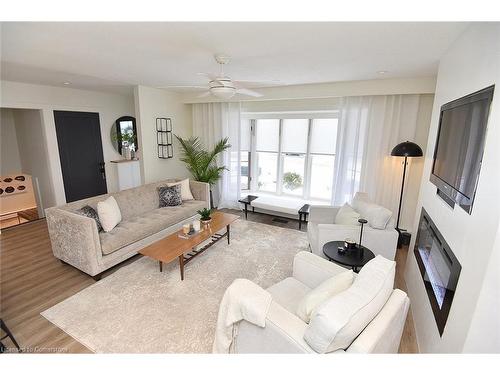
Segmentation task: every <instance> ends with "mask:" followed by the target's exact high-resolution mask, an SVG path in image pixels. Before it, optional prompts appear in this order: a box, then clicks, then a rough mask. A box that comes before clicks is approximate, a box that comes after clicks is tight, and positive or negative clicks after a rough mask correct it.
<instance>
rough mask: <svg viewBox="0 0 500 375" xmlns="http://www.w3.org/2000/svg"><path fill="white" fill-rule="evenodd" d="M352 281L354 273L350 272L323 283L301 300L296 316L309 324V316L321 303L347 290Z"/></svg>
mask: <svg viewBox="0 0 500 375" xmlns="http://www.w3.org/2000/svg"><path fill="white" fill-rule="evenodd" d="M353 281H354V272H352V271H346V272H342V273H339V274H338V275H335V276H333V277H331V278H329V279H327V280H325V281H323V282H322V283H321V284H319V285H318V286H317V287H316V288H314V289H313V290H311V291H310V292H308V293H307V294H306V295H305V296H304V297H303V298H302V300H301V301H300V303H299V306H298V307H297V316H298V317H299V318H300V319H302V320H303V321H304V322H306V323H309V321H310V320H311V315H312V314H313V312H314V311H315V310H316V309H317V308H318V307H319V306H321V304H323V302H325V301H326V300H328V299H330V298H331V297H333V296H335V295H336V294H339V293H340V292H343V291H344V290H346V289H347V288H349V287H350V286H351V285H352V282H353Z"/></svg>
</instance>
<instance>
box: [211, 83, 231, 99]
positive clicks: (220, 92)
mask: <svg viewBox="0 0 500 375" xmlns="http://www.w3.org/2000/svg"><path fill="white" fill-rule="evenodd" d="M210 92H211V93H212V95H214V96H216V97H218V98H221V99H225V100H227V99H231V98H232V97H233V96H234V94H236V89H235V88H234V87H227V86H223V87H211V88H210Z"/></svg>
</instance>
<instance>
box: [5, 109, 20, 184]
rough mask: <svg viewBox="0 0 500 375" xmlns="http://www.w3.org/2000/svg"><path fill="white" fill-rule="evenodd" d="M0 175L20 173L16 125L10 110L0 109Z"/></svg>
mask: <svg viewBox="0 0 500 375" xmlns="http://www.w3.org/2000/svg"><path fill="white" fill-rule="evenodd" d="M0 139H1V144H0V175H1V176H6V175H9V174H15V173H19V172H21V159H20V158H19V147H18V145H17V137H16V125H15V123H14V115H13V113H12V110H11V109H10V108H0Z"/></svg>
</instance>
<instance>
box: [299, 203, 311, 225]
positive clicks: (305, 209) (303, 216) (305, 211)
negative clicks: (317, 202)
mask: <svg viewBox="0 0 500 375" xmlns="http://www.w3.org/2000/svg"><path fill="white" fill-rule="evenodd" d="M310 208H311V206H309V205H308V204H305V205H303V206H302V207H301V208H300V210H299V229H302V220H304V224H305V223H307V216H308V215H309V209H310Z"/></svg>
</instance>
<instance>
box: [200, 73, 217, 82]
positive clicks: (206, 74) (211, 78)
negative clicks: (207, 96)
mask: <svg viewBox="0 0 500 375" xmlns="http://www.w3.org/2000/svg"><path fill="white" fill-rule="evenodd" d="M196 74H198V75H199V76H204V77H207V78H208V79H209V80H211V81H213V80H214V79H217V75H216V74H212V73H196Z"/></svg>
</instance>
